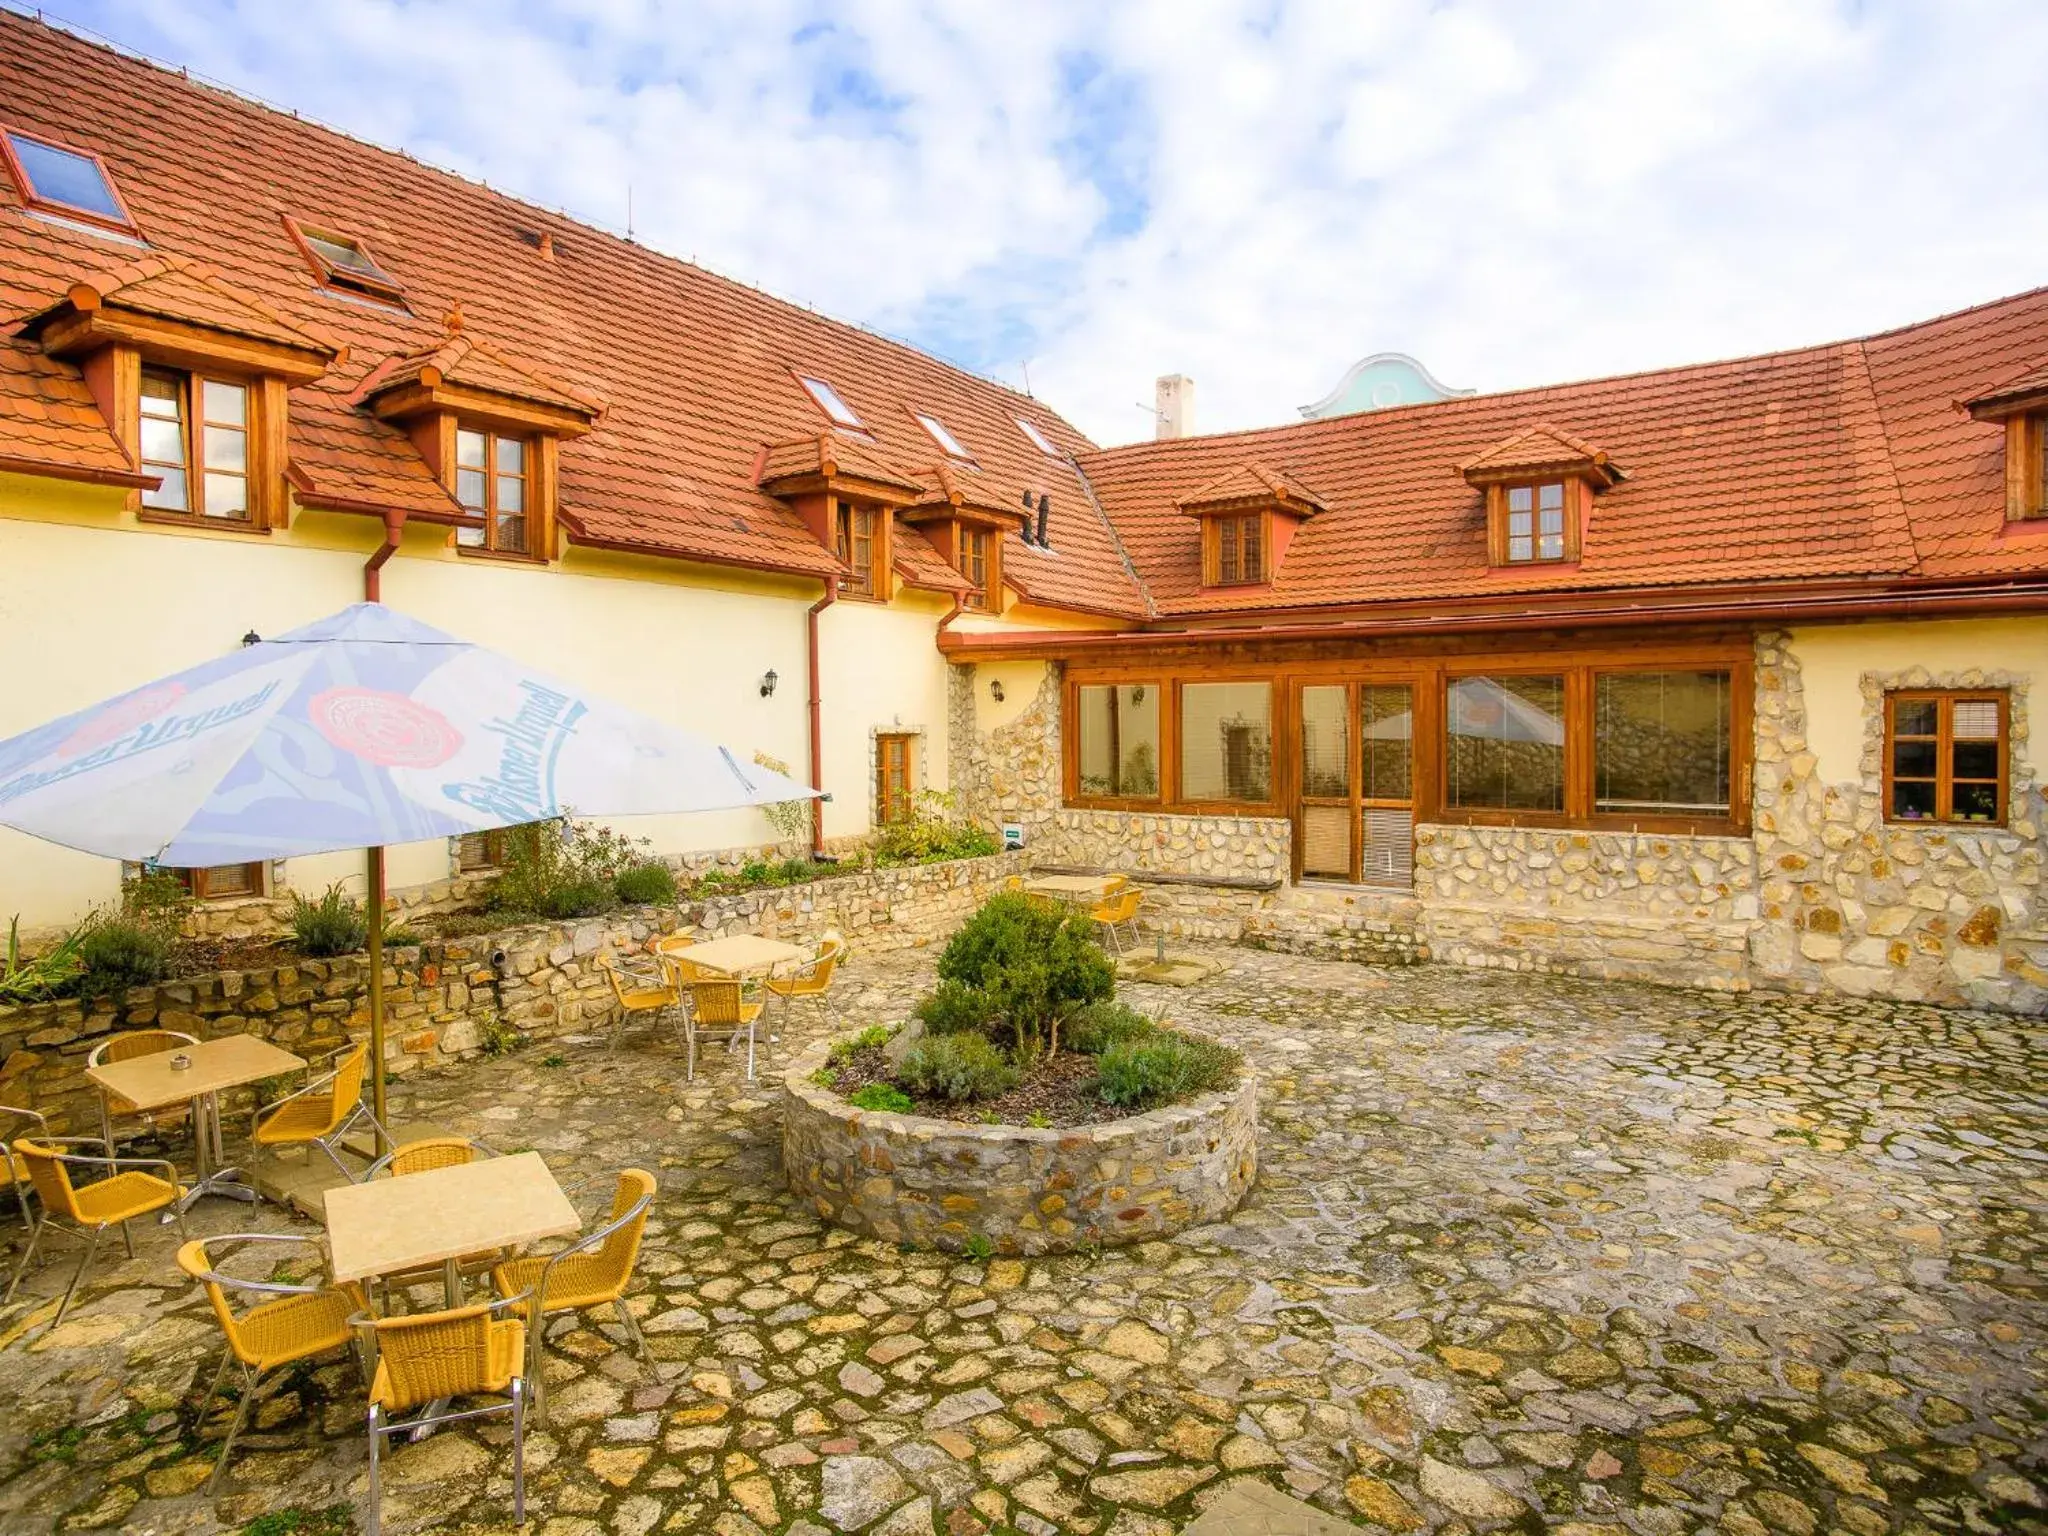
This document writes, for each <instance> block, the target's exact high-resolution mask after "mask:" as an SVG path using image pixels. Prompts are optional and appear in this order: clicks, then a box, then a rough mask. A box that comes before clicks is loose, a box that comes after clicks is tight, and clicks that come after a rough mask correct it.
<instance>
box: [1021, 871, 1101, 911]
mask: <svg viewBox="0 0 2048 1536" xmlns="http://www.w3.org/2000/svg"><path fill="white" fill-rule="evenodd" d="M1121 878H1122V877H1121V876H1118V875H1040V876H1038V877H1037V878H1036V879H1032V880H1027V881H1025V882H1024V889H1025V890H1027V891H1032V892H1035V893H1036V894H1038V895H1040V896H1052V897H1056V898H1057V899H1058V900H1060V901H1065V902H1072V903H1075V904H1077V905H1078V904H1079V903H1081V902H1091V901H1101V900H1102V899H1103V898H1104V897H1106V896H1108V895H1109V893H1110V890H1111V888H1112V887H1113V886H1115V884H1116V883H1117V881H1118V880H1119V879H1121Z"/></svg>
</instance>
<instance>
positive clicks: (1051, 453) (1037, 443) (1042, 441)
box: [1017, 416, 1060, 459]
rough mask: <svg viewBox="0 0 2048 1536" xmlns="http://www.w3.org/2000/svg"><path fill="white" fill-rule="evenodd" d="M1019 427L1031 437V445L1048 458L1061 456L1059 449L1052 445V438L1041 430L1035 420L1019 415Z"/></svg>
mask: <svg viewBox="0 0 2048 1536" xmlns="http://www.w3.org/2000/svg"><path fill="white" fill-rule="evenodd" d="M1017 427H1018V429H1019V430H1020V431H1021V432H1023V434H1024V435H1025V436H1026V437H1028V438H1030V439H1031V446H1032V447H1034V448H1036V449H1037V450H1038V451H1039V452H1040V453H1042V454H1044V455H1045V456H1046V457H1047V458H1048V459H1056V458H1058V457H1059V456H1060V451H1059V449H1057V448H1055V447H1053V445H1052V439H1051V438H1049V437H1047V436H1046V435H1045V434H1044V433H1043V432H1041V431H1039V430H1038V426H1037V424H1036V423H1035V422H1030V421H1026V420H1025V419H1024V418H1023V417H1022V416H1019V417H1018V418H1017Z"/></svg>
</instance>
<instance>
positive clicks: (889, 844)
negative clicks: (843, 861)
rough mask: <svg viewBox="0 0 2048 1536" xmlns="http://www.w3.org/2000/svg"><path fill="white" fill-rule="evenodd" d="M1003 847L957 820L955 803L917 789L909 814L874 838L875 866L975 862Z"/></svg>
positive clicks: (935, 792) (981, 829)
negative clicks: (949, 860)
mask: <svg viewBox="0 0 2048 1536" xmlns="http://www.w3.org/2000/svg"><path fill="white" fill-rule="evenodd" d="M1001 852H1002V844H1001V843H1000V842H999V841H997V839H996V835H995V834H994V833H993V832H990V831H989V830H988V829H987V828H986V827H981V826H977V825H975V824H974V823H973V822H971V821H961V820H958V819H957V818H956V816H955V812H954V800H953V797H952V796H951V795H949V794H946V793H944V792H942V791H940V790H935V789H926V790H920V791H918V793H917V796H916V798H915V799H914V800H913V801H912V803H911V813H910V815H909V816H907V817H905V818H904V819H903V820H902V821H892V822H890V823H889V824H888V825H886V826H884V827H883V828H882V829H881V831H880V832H879V833H877V834H876V837H875V845H874V859H875V863H877V864H879V865H882V866H883V867H885V868H886V867H890V866H893V865H898V864H936V863H938V862H939V861H940V860H942V859H975V858H983V857H986V856H987V855H989V854H992V853H1001Z"/></svg>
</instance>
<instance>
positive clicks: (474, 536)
mask: <svg viewBox="0 0 2048 1536" xmlns="http://www.w3.org/2000/svg"><path fill="white" fill-rule="evenodd" d="M455 542H456V543H457V544H460V545H461V546H462V547H463V548H464V549H482V548H483V547H484V531H483V529H481V528H458V529H456V530H455Z"/></svg>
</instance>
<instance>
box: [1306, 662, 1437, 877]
mask: <svg viewBox="0 0 2048 1536" xmlns="http://www.w3.org/2000/svg"><path fill="white" fill-rule="evenodd" d="M1415 691H1416V690H1415V684H1414V683H1413V682H1412V681H1410V680H1406V679H1403V680H1399V681H1393V682H1377V681H1376V682H1343V683H1304V684H1302V685H1301V688H1300V691H1299V693H1298V694H1297V696H1296V703H1295V711H1294V715H1295V749H1296V756H1295V762H1294V769H1295V774H1294V781H1295V783H1296V784H1297V785H1298V786H1299V795H1298V804H1297V806H1296V808H1295V817H1294V846H1295V865H1296V873H1297V875H1299V876H1300V877H1301V878H1303V879H1309V880H1343V881H1348V882H1351V883H1353V884H1363V885H1384V886H1389V887H1394V888H1399V889H1406V888H1408V887H1409V886H1410V885H1411V884H1412V882H1413V872H1414V859H1415Z"/></svg>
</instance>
